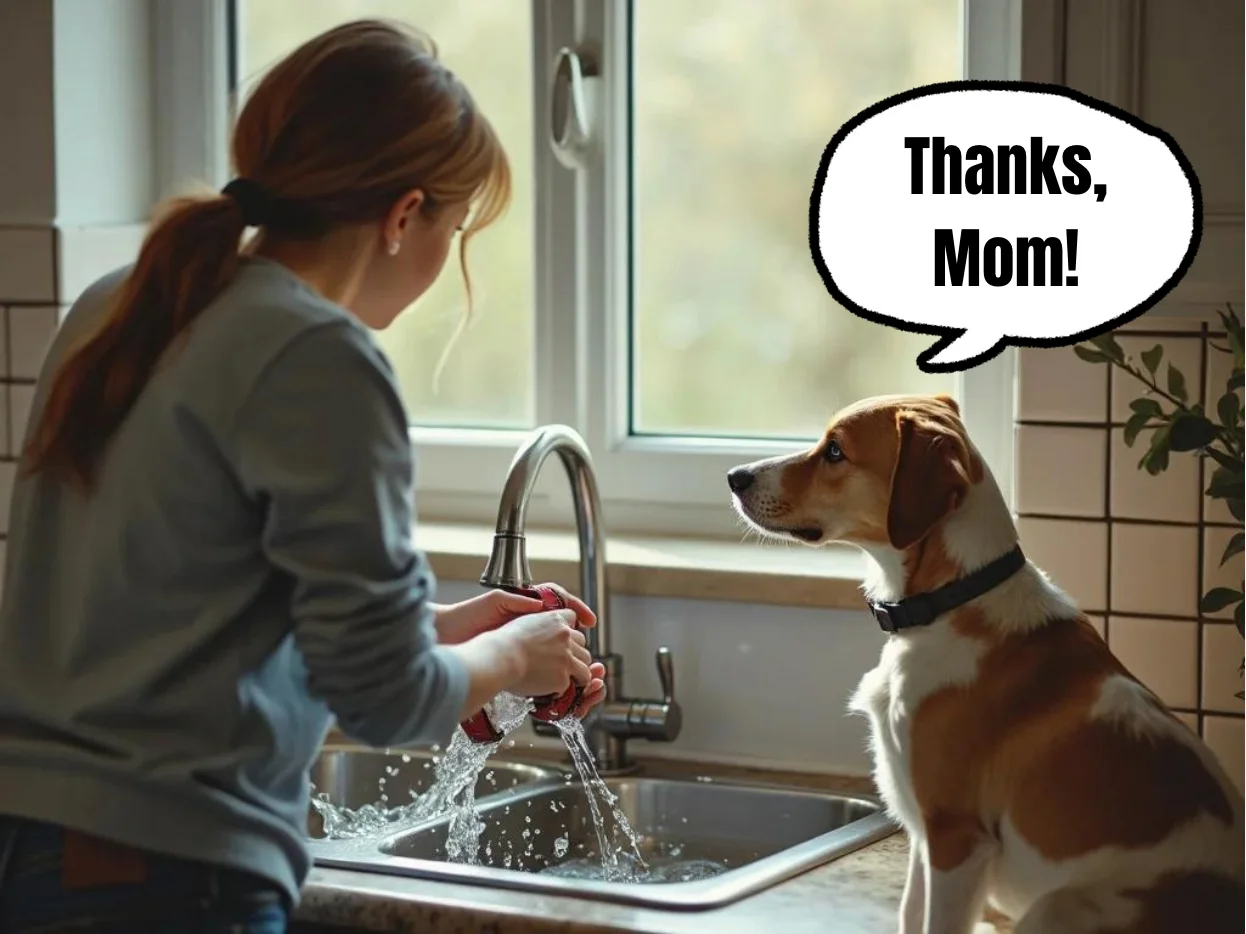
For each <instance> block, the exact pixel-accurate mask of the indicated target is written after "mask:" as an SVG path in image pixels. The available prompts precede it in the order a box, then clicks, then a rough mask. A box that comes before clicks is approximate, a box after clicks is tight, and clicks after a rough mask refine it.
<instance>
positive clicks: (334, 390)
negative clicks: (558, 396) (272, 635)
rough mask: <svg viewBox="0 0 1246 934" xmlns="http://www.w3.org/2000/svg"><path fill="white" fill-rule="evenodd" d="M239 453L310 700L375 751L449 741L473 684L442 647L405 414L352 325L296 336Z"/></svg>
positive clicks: (239, 432)
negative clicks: (278, 576)
mask: <svg viewBox="0 0 1246 934" xmlns="http://www.w3.org/2000/svg"><path fill="white" fill-rule="evenodd" d="M232 448H233V451H234V452H235V456H236V458H237V464H238V473H239V477H240V480H241V483H242V485H243V487H244V489H245V491H246V493H247V494H248V495H249V496H250V497H251V498H253V499H254V500H255V501H256V502H257V503H259V504H260V507H261V509H262V515H263V526H262V533H261V547H262V548H263V550H264V553H265V554H266V556H267V557H268V560H269V561H270V562H271V563H272V565H273V566H274V567H275V568H276V569H277V570H279V571H281V572H284V573H285V574H286V575H288V576H289V578H290V581H291V598H290V610H291V615H292V618H293V622H294V638H295V641H296V644H297V645H298V647H299V649H300V651H301V652H302V655H303V657H304V661H305V664H306V666H307V670H308V679H309V688H310V690H311V693H312V694H313V695H314V696H316V697H319V698H320V699H322V700H323V701H324V702H325V703H326V704H327V706H328V707H329V709H330V711H331V712H332V713H333V715H334V716H335V717H336V718H337V723H338V726H339V728H340V729H342V730H343V731H344V732H345V733H346V734H347V735H348V736H350V737H352V738H353V739H356V740H358V741H361V742H364V743H367V744H369V745H372V746H399V745H404V744H410V743H417V742H445V741H446V740H448V739H449V737H450V735H451V734H452V733H453V731H454V727H455V724H456V722H457V718H458V714H459V712H460V710H461V708H462V705H463V703H464V702H465V700H466V696H467V691H468V687H469V684H468V673H467V670H466V668H465V667H464V666H463V664H462V663H461V662H460V661H459V660H458V658H456V657H455V656H454V655H452V654H450V653H449V652H447V651H446V650H445V648H444V647H439V646H438V645H437V644H436V643H437V636H436V631H435V629H434V621H433V613H432V608H431V605H430V601H431V599H432V597H433V591H434V587H435V580H434V577H433V573H432V569H431V568H430V567H429V566H428V563H427V560H426V559H425V557H424V555H423V554H421V553H420V552H419V551H417V550H416V548H415V545H414V541H413V527H414V518H415V516H414V504H413V499H414V486H415V483H414V480H415V470H414V458H413V454H412V449H411V441H410V437H409V435H408V427H407V419H406V412H405V409H404V407H403V405H402V401H401V399H400V397H399V394H398V389H397V385H396V383H395V380H394V377H393V374H392V371H391V370H390V367H389V364H388V362H387V361H386V359H385V358H384V356H383V355H382V354H381V353H380V352H379V351H378V350H377V348H376V347H375V346H374V345H373V344H372V343H371V341H370V340H369V338H368V337H367V335H364V334H361V333H358V332H357V330H356V328H355V327H354V326H353V325H352V324H351V323H349V322H335V323H332V324H327V325H321V326H319V327H317V328H314V329H312V330H309V331H306V332H304V333H302V334H300V335H299V336H298V337H296V338H294V340H293V341H292V342H291V343H290V344H288V345H287V346H286V347H285V349H283V350H282V351H281V352H280V353H279V354H278V355H277V356H276V357H275V358H274V359H273V360H272V361H271V362H270V363H269V364H268V365H267V367H266V368H265V370H264V372H263V373H262V375H261V376H260V378H259V379H258V381H257V382H256V384H255V386H254V388H253V389H252V391H251V392H250V393H249V394H248V396H247V400H246V402H245V403H244V404H243V406H242V408H241V409H240V411H239V412H238V416H237V420H236V422H235V425H234V432H233V444H232Z"/></svg>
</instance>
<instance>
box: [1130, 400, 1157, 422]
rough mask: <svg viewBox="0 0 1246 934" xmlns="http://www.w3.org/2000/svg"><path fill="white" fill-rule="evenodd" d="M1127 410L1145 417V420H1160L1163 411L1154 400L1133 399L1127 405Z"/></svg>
mask: <svg viewBox="0 0 1246 934" xmlns="http://www.w3.org/2000/svg"><path fill="white" fill-rule="evenodd" d="M1129 408H1130V409H1132V410H1133V411H1134V412H1137V413H1138V414H1139V415H1146V416H1147V418H1160V417H1161V416H1162V415H1163V414H1164V410H1163V409H1162V408H1160V404H1159V403H1158V402H1156V401H1155V400H1154V399H1150V398H1145V397H1144V398H1142V399H1134V401H1133V402H1131V403H1129Z"/></svg>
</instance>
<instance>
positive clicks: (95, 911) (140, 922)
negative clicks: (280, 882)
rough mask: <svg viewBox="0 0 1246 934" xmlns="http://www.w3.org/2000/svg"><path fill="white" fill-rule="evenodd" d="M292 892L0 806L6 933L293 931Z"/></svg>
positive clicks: (0, 889) (0, 897)
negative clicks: (4, 811) (289, 927)
mask: <svg viewBox="0 0 1246 934" xmlns="http://www.w3.org/2000/svg"><path fill="white" fill-rule="evenodd" d="M286 901H287V899H286V896H285V893H284V892H283V891H282V890H281V889H279V888H278V887H277V886H276V885H275V884H273V883H272V882H269V881H268V880H266V879H261V878H259V877H258V876H253V875H250V874H248V873H243V872H238V871H236V870H231V869H224V868H221V867H216V866H210V865H207V864H205V863H196V862H191V861H189V860H184V859H177V858H175V857H171V856H161V855H159V854H156V853H149V852H146V851H142V850H134V849H130V848H129V847H124V846H120V845H118V844H114V843H110V842H107V841H103V840H98V839H95V838H93V837H89V836H86V835H85V834H79V833H75V832H73V831H67V830H65V829H64V828H61V827H59V826H57V825H55V824H45V823H40V822H38V821H29V820H24V819H21V818H14V817H5V816H3V815H0V931H2V932H4V934H52V932H59V931H67V932H68V931H72V932H88V934H106V932H107V934H122V932H127V934H130V932H140V931H141V932H144V934H285V931H286V923H287V919H288V917H289V908H288V906H287V904H286Z"/></svg>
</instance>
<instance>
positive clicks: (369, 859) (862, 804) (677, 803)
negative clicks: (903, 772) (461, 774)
mask: <svg viewBox="0 0 1246 934" xmlns="http://www.w3.org/2000/svg"><path fill="white" fill-rule="evenodd" d="M605 784H606V786H607V787H608V788H609V790H610V791H611V792H612V793H613V794H614V795H616V796H617V798H618V801H617V806H618V807H619V809H620V810H621V811H622V812H623V813H624V814H625V815H626V816H627V819H628V821H629V822H630V823H631V825H632V828H633V830H634V831H635V832H636V834H637V837H638V843H639V850H640V854H641V856H642V858H643V859H644V860H645V861H646V863H648V864H649V866H650V868H651V869H654V870H657V871H658V873H657V874H658V875H660V876H665V878H663V879H661V880H659V881H657V882H651V883H649V884H644V883H641V884H637V883H629V882H605V881H597V880H594V879H586V878H582V877H581V878H564V877H561V876H559V875H557V874H550V873H549V870H551V869H553V870H554V872H555V873H557V872H559V871H561V872H566V871H567V870H568V869H569V868H571V867H570V866H569V863H571V862H572V861H574V862H575V863H576V864H577V865H578V864H581V861H583V864H584V865H588V866H592V865H594V864H595V865H596V866H600V852H599V846H598V843H597V836H596V833H595V831H594V828H593V823H592V820H591V817H590V811H589V807H588V801H587V798H586V795H585V792H584V789H583V786H582V785H581V784H580V781H579V779H578V778H577V779H575V780H571V779H556V780H549V779H545V780H538V781H536V782H534V783H531V784H528V785H523V786H518V787H515V788H513V789H512V790H511V791H508V792H504V793H501V794H498V795H494V796H492V797H490V798H489V799H486V800H482V801H480V802H479V804H478V809H479V814H480V818H481V820H482V822H483V824H484V830H483V832H482V833H481V837H480V846H479V850H478V859H479V861H480V865H466V864H462V863H453V862H448V861H447V858H446V850H445V844H446V836H447V831H448V829H449V823H450V819H449V818H448V817H443V818H439V819H436V820H432V821H428V822H425V823H423V824H419V825H416V826H413V827H410V828H407V829H404V830H402V831H400V832H397V833H394V834H392V835H389V836H387V837H384V838H382V839H380V840H378V841H377V844H376V848H375V852H372V851H371V850H370V849H369V851H367V852H364V851H361V850H360V849H358V848H357V847H351V846H341V847H335V846H334V843H333V842H332V841H325V842H323V843H316V844H314V845H313V854H314V856H315V858H316V861H317V862H318V863H320V864H321V865H327V866H337V867H340V868H347V869H361V870H365V871H370V872H380V873H388V874H400V875H410V876H418V877H421V878H429V879H441V880H445V881H447V882H462V883H468V884H474V885H486V886H492V887H497V888H507V889H518V890H524V891H530V892H541V893H546V894H550V895H569V896H574V897H579V898H589V899H594V900H599V901H608V902H616V903H622V904H632V905H647V906H652V907H659V908H672V909H704V908H712V907H717V906H720V905H724V904H728V903H730V902H733V901H736V900H738V899H740V898H743V897H744V896H746V895H750V894H753V893H755V892H758V891H760V890H762V889H766V888H769V887H770V886H773V885H776V884H777V883H779V882H781V881H783V880H785V879H788V878H791V877H792V876H795V875H798V874H799V873H802V872H805V871H807V870H809V869H812V868H814V867H816V866H819V865H821V864H823V863H827V862H830V861H831V860H833V859H836V858H838V857H841V856H844V855H846V854H848V853H850V852H852V851H853V850H856V849H859V848H861V847H863V846H866V845H868V844H870V843H873V842H875V841H877V840H880V839H882V838H884V837H886V836H889V835H890V834H891V833H893V832H895V830H896V827H895V825H894V824H892V823H891V821H890V820H888V819H887V818H886V817H885V815H884V814H883V813H882V812H881V811H880V808H879V806H878V803H877V802H876V801H874V800H872V799H870V798H868V797H864V796H859V797H854V796H845V795H838V794H831V793H827V792H819V791H808V790H794V789H789V788H779V787H773V786H768V785H758V784H748V783H741V782H735V781H722V780H717V781H695V780H687V779H667V778H657V777H643V776H642V777H619V778H608V779H605ZM613 826H614V821H613V819H612V818H611V817H610V816H609V815H608V814H607V815H606V827H607V831H608V832H609V830H610V829H611V828H613ZM525 831H526V832H527V835H526V836H525ZM620 839H622V838H621V837H620ZM701 861H709V862H711V863H715V864H718V867H717V868H718V870H719V872H718V874H716V875H712V876H709V877H708V878H695V879H693V880H692V881H682V879H681V878H680V877H681V874H682V870H683V868H684V867H687V866H688V865H689V864H690V863H695V864H697V865H700V866H704V865H705V864H704V863H703V862H701ZM508 866H509V868H507V867H508ZM724 870H725V871H724ZM672 880H673V881H672Z"/></svg>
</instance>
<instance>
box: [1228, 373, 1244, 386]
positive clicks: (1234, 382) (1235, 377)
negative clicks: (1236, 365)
mask: <svg viewBox="0 0 1246 934" xmlns="http://www.w3.org/2000/svg"><path fill="white" fill-rule="evenodd" d="M1228 388H1229V389H1230V390H1233V389H1241V388H1242V371H1241V370H1234V371H1233V372H1232V373H1231V374H1230V375H1229V382H1228Z"/></svg>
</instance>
